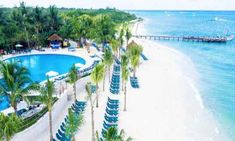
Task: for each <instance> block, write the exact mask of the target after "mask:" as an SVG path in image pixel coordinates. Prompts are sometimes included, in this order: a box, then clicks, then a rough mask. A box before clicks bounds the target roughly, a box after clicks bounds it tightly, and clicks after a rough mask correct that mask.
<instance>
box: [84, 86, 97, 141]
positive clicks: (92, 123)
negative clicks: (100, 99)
mask: <svg viewBox="0 0 235 141" xmlns="http://www.w3.org/2000/svg"><path fill="white" fill-rule="evenodd" d="M91 87H92V85H91V82H88V83H87V84H86V92H87V99H88V100H89V103H90V107H91V133H92V134H91V140H92V141H95V121H94V101H93V98H92V88H91Z"/></svg>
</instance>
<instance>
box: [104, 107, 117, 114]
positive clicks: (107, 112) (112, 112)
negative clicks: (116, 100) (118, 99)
mask: <svg viewBox="0 0 235 141" xmlns="http://www.w3.org/2000/svg"><path fill="white" fill-rule="evenodd" d="M106 114H108V115H110V116H118V110H110V109H108V108H106Z"/></svg>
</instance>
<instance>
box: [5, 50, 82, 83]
mask: <svg viewBox="0 0 235 141" xmlns="http://www.w3.org/2000/svg"><path fill="white" fill-rule="evenodd" d="M6 61H9V62H13V61H17V62H19V63H20V64H22V66H24V67H26V68H28V69H29V71H30V76H31V79H32V80H33V81H36V82H41V81H43V80H45V79H46V78H47V77H46V73H47V72H49V71H55V72H58V73H59V75H61V74H64V73H67V72H68V71H69V69H70V68H71V66H72V65H73V64H76V63H81V64H85V63H86V61H85V60H84V59H83V58H81V57H77V56H71V55H60V54H39V55H25V56H19V57H13V58H10V59H7V60H6Z"/></svg>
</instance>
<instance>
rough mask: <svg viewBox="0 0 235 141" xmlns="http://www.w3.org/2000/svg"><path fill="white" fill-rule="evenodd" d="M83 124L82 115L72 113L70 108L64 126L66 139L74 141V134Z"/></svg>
mask: <svg viewBox="0 0 235 141" xmlns="http://www.w3.org/2000/svg"><path fill="white" fill-rule="evenodd" d="M82 123H83V115H82V114H81V113H79V115H77V114H76V113H75V112H73V111H72V109H71V108H69V110H68V122H66V125H65V129H66V132H65V135H66V136H67V137H71V140H72V141H75V134H76V133H77V131H78V129H79V128H80V126H81V125H82Z"/></svg>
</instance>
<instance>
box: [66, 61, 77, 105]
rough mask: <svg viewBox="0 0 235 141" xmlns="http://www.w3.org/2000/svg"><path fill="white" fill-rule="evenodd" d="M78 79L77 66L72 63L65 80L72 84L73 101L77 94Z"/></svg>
mask: <svg viewBox="0 0 235 141" xmlns="http://www.w3.org/2000/svg"><path fill="white" fill-rule="evenodd" d="M78 79H79V77H78V73H77V68H76V66H75V65H73V66H72V67H71V68H70V71H69V74H68V79H67V82H68V83H70V84H72V85H73V92H74V100H75V101H76V95H77V90H76V82H77V80H78Z"/></svg>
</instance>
